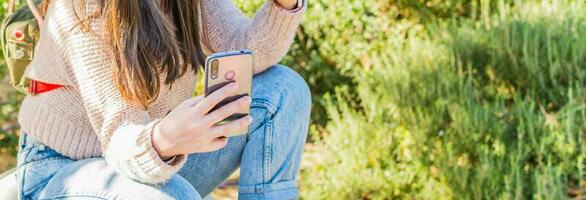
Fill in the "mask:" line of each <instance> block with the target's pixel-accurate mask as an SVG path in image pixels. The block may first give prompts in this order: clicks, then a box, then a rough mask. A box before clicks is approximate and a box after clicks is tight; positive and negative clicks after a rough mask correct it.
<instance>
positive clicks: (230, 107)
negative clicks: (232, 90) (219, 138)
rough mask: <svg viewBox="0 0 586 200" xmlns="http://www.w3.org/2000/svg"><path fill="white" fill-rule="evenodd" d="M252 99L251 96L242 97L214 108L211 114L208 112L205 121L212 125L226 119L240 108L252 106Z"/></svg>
mask: <svg viewBox="0 0 586 200" xmlns="http://www.w3.org/2000/svg"><path fill="white" fill-rule="evenodd" d="M250 101H251V100H250V97H249V96H244V97H240V98H239V99H238V100H236V101H232V102H230V103H228V104H226V105H224V106H222V107H220V108H218V109H217V110H214V111H213V112H211V113H210V114H208V115H207V116H206V118H205V119H204V121H205V123H206V124H208V125H209V126H212V125H214V124H216V123H218V122H220V121H222V120H224V119H226V118H227V117H229V116H230V115H232V114H235V113H237V112H238V111H239V110H242V109H243V108H246V107H250Z"/></svg>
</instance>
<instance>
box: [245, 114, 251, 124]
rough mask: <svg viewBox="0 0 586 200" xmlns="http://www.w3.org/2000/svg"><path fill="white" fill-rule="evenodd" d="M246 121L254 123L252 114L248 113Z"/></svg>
mask: <svg viewBox="0 0 586 200" xmlns="http://www.w3.org/2000/svg"><path fill="white" fill-rule="evenodd" d="M246 121H248V124H251V123H252V117H251V116H250V115H248V117H247V119H246Z"/></svg>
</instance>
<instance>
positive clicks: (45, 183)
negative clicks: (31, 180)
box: [20, 176, 53, 194]
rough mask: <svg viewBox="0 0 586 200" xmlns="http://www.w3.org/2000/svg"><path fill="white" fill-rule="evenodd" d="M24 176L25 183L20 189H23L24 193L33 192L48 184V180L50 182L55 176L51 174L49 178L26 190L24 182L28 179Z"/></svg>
mask: <svg viewBox="0 0 586 200" xmlns="http://www.w3.org/2000/svg"><path fill="white" fill-rule="evenodd" d="M22 178H23V181H22V182H23V184H22V186H21V189H20V190H22V192H23V194H24V193H31V192H32V191H35V190H36V189H38V188H40V187H43V186H47V182H49V181H50V180H51V178H53V176H51V177H50V178H48V179H46V180H43V181H41V182H39V183H37V185H35V186H33V187H32V188H30V189H28V190H27V191H24V188H23V187H24V184H25V183H24V182H25V181H26V180H24V179H25V177H22Z"/></svg>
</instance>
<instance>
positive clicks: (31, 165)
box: [23, 156, 68, 167]
mask: <svg viewBox="0 0 586 200" xmlns="http://www.w3.org/2000/svg"><path fill="white" fill-rule="evenodd" d="M62 159H68V158H67V157H64V156H58V157H49V158H43V159H39V160H33V161H30V162H26V163H24V164H23V166H30V167H34V166H37V165H39V164H43V163H46V162H49V161H52V160H62Z"/></svg>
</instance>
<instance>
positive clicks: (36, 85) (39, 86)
mask: <svg viewBox="0 0 586 200" xmlns="http://www.w3.org/2000/svg"><path fill="white" fill-rule="evenodd" d="M60 87H63V85H59V84H51V83H45V82H41V81H35V80H32V79H31V80H30V83H29V85H28V93H29V94H30V95H37V94H40V93H43V92H48V91H51V90H54V89H57V88H60Z"/></svg>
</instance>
